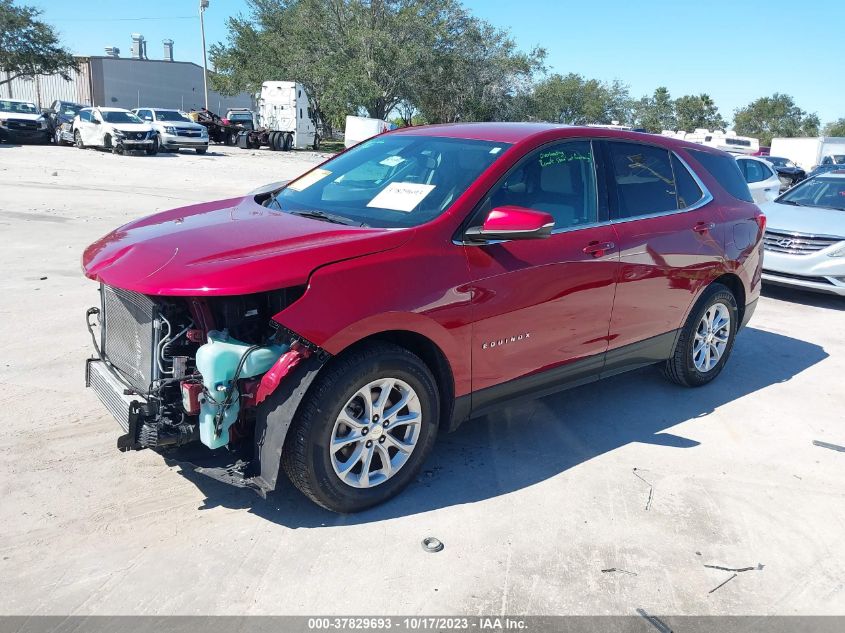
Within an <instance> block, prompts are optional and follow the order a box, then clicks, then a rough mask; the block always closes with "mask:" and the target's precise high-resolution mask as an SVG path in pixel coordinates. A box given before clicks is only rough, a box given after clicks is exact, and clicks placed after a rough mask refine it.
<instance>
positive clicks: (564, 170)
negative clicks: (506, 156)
mask: <svg viewBox="0 0 845 633" xmlns="http://www.w3.org/2000/svg"><path fill="white" fill-rule="evenodd" d="M509 205H513V206H519V207H525V208H528V209H535V210H537V211H544V212H546V213H549V214H551V216H552V217H553V218H554V220H555V225H554V230H559V229H565V228H569V227H573V226H578V225H582V224H592V223H594V222H597V221H598V205H597V202H596V174H595V165H594V161H593V150H592V143H590V141H570V142H562V143H554V144H552V145H547V146H545V147H543V148H542V149H540V150H537V151H535V152H534V153H532V154H530V155H529V156H528V157H526V158H524V159H523V160H522V161H521V162H520V163H519V165H517V167H516V168H515V169H514V170H512V171H511V172H510V173H509V174H508V175H507V176H506V177H505V180H504V181H503V182H501V183H500V184H499V185H498V186H497V187H496V188H495V189H494V190H493V191H492V192H491V194H490V196H489V197H488V199H487V203H486V204H485V205H484V208H485V210H490V209H493V208H495V207H501V206H509Z"/></svg>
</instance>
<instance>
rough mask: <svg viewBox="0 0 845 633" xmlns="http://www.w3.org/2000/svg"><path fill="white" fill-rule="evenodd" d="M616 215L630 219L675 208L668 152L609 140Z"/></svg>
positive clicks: (675, 197) (657, 148)
mask: <svg viewBox="0 0 845 633" xmlns="http://www.w3.org/2000/svg"><path fill="white" fill-rule="evenodd" d="M607 145H608V148H609V149H610V161H611V169H612V170H613V183H611V186H614V185H615V189H616V217H617V218H633V217H637V216H641V215H651V214H653V213H665V212H667V211H675V210H677V209H678V197H677V194H676V192H675V176H674V174H673V173H672V162H671V158H670V156H669V152H668V150H666V149H663V148H661V147H654V146H651V145H640V144H638V143H613V142H611V143H608V144H607Z"/></svg>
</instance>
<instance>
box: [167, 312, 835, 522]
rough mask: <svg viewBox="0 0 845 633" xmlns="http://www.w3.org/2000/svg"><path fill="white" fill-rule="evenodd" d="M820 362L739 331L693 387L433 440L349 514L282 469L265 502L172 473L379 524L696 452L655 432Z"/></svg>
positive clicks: (501, 421)
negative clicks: (634, 453) (634, 458)
mask: <svg viewBox="0 0 845 633" xmlns="http://www.w3.org/2000/svg"><path fill="white" fill-rule="evenodd" d="M827 357H828V354H827V353H826V352H825V351H824V349H823V348H822V347H820V346H818V345H815V344H812V343H808V342H806V341H801V340H799V339H795V338H791V337H788V336H783V335H781V334H775V333H773V332H766V331H764V330H758V329H755V328H746V329H745V330H744V331H743V332H741V333H740V335H739V338H738V339H737V344H736V346H735V348H734V350H733V354H732V356H731V358H730V362H729V363H728V364H727V366H726V368H725V370H724V372H723V373H722V375H721V376H719V378H718V379H717V380H716V381H714V382H713V383H711V384H709V385H706V386H704V387H701V388H698V389H685V388H682V387H679V386H676V385H674V384H671V383H668V382H667V381H665V380H664V379H663V377H662V376H661V375H660V373H659V372H658V371H657V370H656V369H655V368H653V367H647V368H644V369H641V370H638V371H635V372H632V373H629V374H623V375H620V376H615V377H613V378H609V379H607V380H604V381H600V382H597V383H592V384H590V385H586V386H583V387H579V388H577V389H572V390H569V391H565V392H562V393H559V394H556V395H553V396H549V397H546V398H543V399H540V400H530V401H525V402H524V403H520V404H517V405H514V406H511V407H508V408H503V409H502V410H501V411H498V412H496V413H495V414H491V415H489V416H486V417H483V418H480V419H477V420H471V421H469V422H467V423H465V424H464V425H463V426H461V428H460V429H458V431H456V432H455V433H451V434H444V435H442V436H441V437H440V438H439V440H438V442H437V444H436V445H435V447H434V451H433V453H432V455H431V456H430V457H429V459H428V461H427V462H426V464H425V466H424V468H423V471H422V473H421V475H420V476H419V477H418V478H417V479H416V481H415V482H413V483H412V484H411V485H410V486H408V488H406V489H405V490H404V491H403V492H402V493H401V494H399V495H398V496H397V497H396V498H394V499H392V500H391V501H389V502H387V503H385V504H383V505H380V506H378V507H376V508H373V509H371V510H367V511H364V512H361V513H358V514H354V515H338V514H334V513H332V512H329V511H326V510H323V509H322V508H319V507H317V506H316V505H314V504H313V503H312V502H311V501H310V500H308V499H307V498H306V497H305V496H303V495H302V494H301V493H300V492H299V491H298V490H296V489H295V488H294V487H293V486H292V485H291V484H290V483H289V482H288V480H287V478H286V477H285V476H284V474H282V473H280V475H279V484H278V486H277V490H276V491H275V492H273V493H271V494H270V495H268V498H267V499H266V500H264V499H260V498H259V497H258V496H257V495H255V493H253V492H251V491H248V490H244V489H238V488H233V487H231V486H228V485H226V484H223V483H220V482H218V481H216V480H213V479H210V478H208V477H205V476H203V475H200V474H198V473H195V472H193V470H192V469H189V468H187V467H185V466H182V468H181V472H182V474H183V475H184V476H185V477H187V478H188V479H189V480H191V481H192V482H193V483H194V484H195V485H196V486H197V487H198V488H199V489H200V490H202V491H203V492H204V493H205V495H206V500H205V505H204V506H202V507H201V508H200V509H207V508H212V507H217V506H223V507H227V508H241V509H242V508H247V509H249V510H250V511H251V512H253V513H254V514H257V515H258V516H261V517H263V518H265V519H267V520H268V521H273V522H275V523H279V524H282V525H286V526H289V527H294V528H296V527H331V526H340V525H350V524H359V523H369V522H375V521H382V520H386V519H391V518H396V517H400V516H406V515H412V514H417V513H421V512H428V511H431V510H435V509H438V508H443V507H448V506H452V505H457V504H465V503H472V502H474V501H480V500H483V499H488V498H492V497H496V496H499V495H503V494H507V493H510V492H514V491H516V490H520V489H522V488H525V487H527V486H531V485H533V484H536V483H538V482H541V481H544V480H546V479H548V478H550V477H554V476H555V475H558V474H559V473H562V472H564V471H566V470H568V469H570V468H573V467H575V466H578V465H579V464H581V463H583V462H586V461H588V460H590V459H592V458H594V457H597V456H599V455H602V454H604V453H607V452H609V451H612V450H614V449H617V448H619V447H622V446H625V445H626V444H630V443H632V442H642V443H647V444H656V445H660V446H664V447H666V450H678V449H687V448H692V447H695V446H698V445H699V443H698V442H696V441H694V440H691V439H688V438H684V437H681V436H678V435H675V434H673V433H667V432H665V431H664V429H668V428H671V427H673V426H675V425H677V424H680V423H682V422H686V421H688V420H690V419H694V418H703V417H706V416H708V415H709V414H710V413H712V412H713V411H714V410H715V409H716V408H718V407H720V406H722V405H724V404H726V403H728V402H731V401H733V400H736V399H738V398H742V397H744V396H747V395H749V394H751V393H754V392H756V391H758V390H760V389H763V388H765V387H768V386H769V385H773V384H776V383H780V382H784V381H787V380H789V379H791V378H792V377H794V376H795V375H797V374H799V373H801V372H802V371H804V370H805V369H807V368H808V367H811V366H813V365H815V364H816V363H819V362H821V361H822V360H824V359H825V358H827ZM772 359H777V361H776V362H772ZM741 424H742V421H741V420H737V425H741Z"/></svg>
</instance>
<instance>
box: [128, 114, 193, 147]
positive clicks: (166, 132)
mask: <svg viewBox="0 0 845 633" xmlns="http://www.w3.org/2000/svg"><path fill="white" fill-rule="evenodd" d="M132 113H133V114H134V115H135V116H137V117H138V118H139V119H141V120H142V121H146V122H147V123H149V124H150V125H152V126H153V129H154V130H155V131H156V133H157V134H158V138H157V139H156V143H157V144H158V147H159V149H162V150H165V151H168V150H173V151H176V152H178V151H179V149H181V148H183V147H184V148H187V149H192V150H194V151H196V153H197V154H205V153H206V152H207V151H208V132H207V131H206V129H205V126H203V125H200V124H199V123H194V122H193V121H191V120H190V119H189V118H188V117H186V116H185V115H184V114H182V113H181V112H179V110H167V109H164V108H138V109H136V110H132Z"/></svg>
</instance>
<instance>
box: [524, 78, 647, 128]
mask: <svg viewBox="0 0 845 633" xmlns="http://www.w3.org/2000/svg"><path fill="white" fill-rule="evenodd" d="M533 102H534V103H533V109H532V112H533V114H534V116H536V118H538V119H541V120H544V121H559V122H561V123H570V124H574V125H584V124H588V123H605V124H606V123H610V122H611V121H620V122H626V121H627V120H628V119H629V117H630V112H629V104H630V98H629V95H628V87H627V86H626V85H624V84H623V83H621V82H619V81H613V82H612V83H609V84H608V83H604V82H602V81H599V80H597V79H586V78H585V77H583V76H581V75H579V74H576V73H569V74H568V75H565V76H562V75H559V74H554V75H551V76H549V77H547V78H546V79H544V80H542V81H540V82H539V83H538V84H537V85H536V87H535V88H534V95H533Z"/></svg>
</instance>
